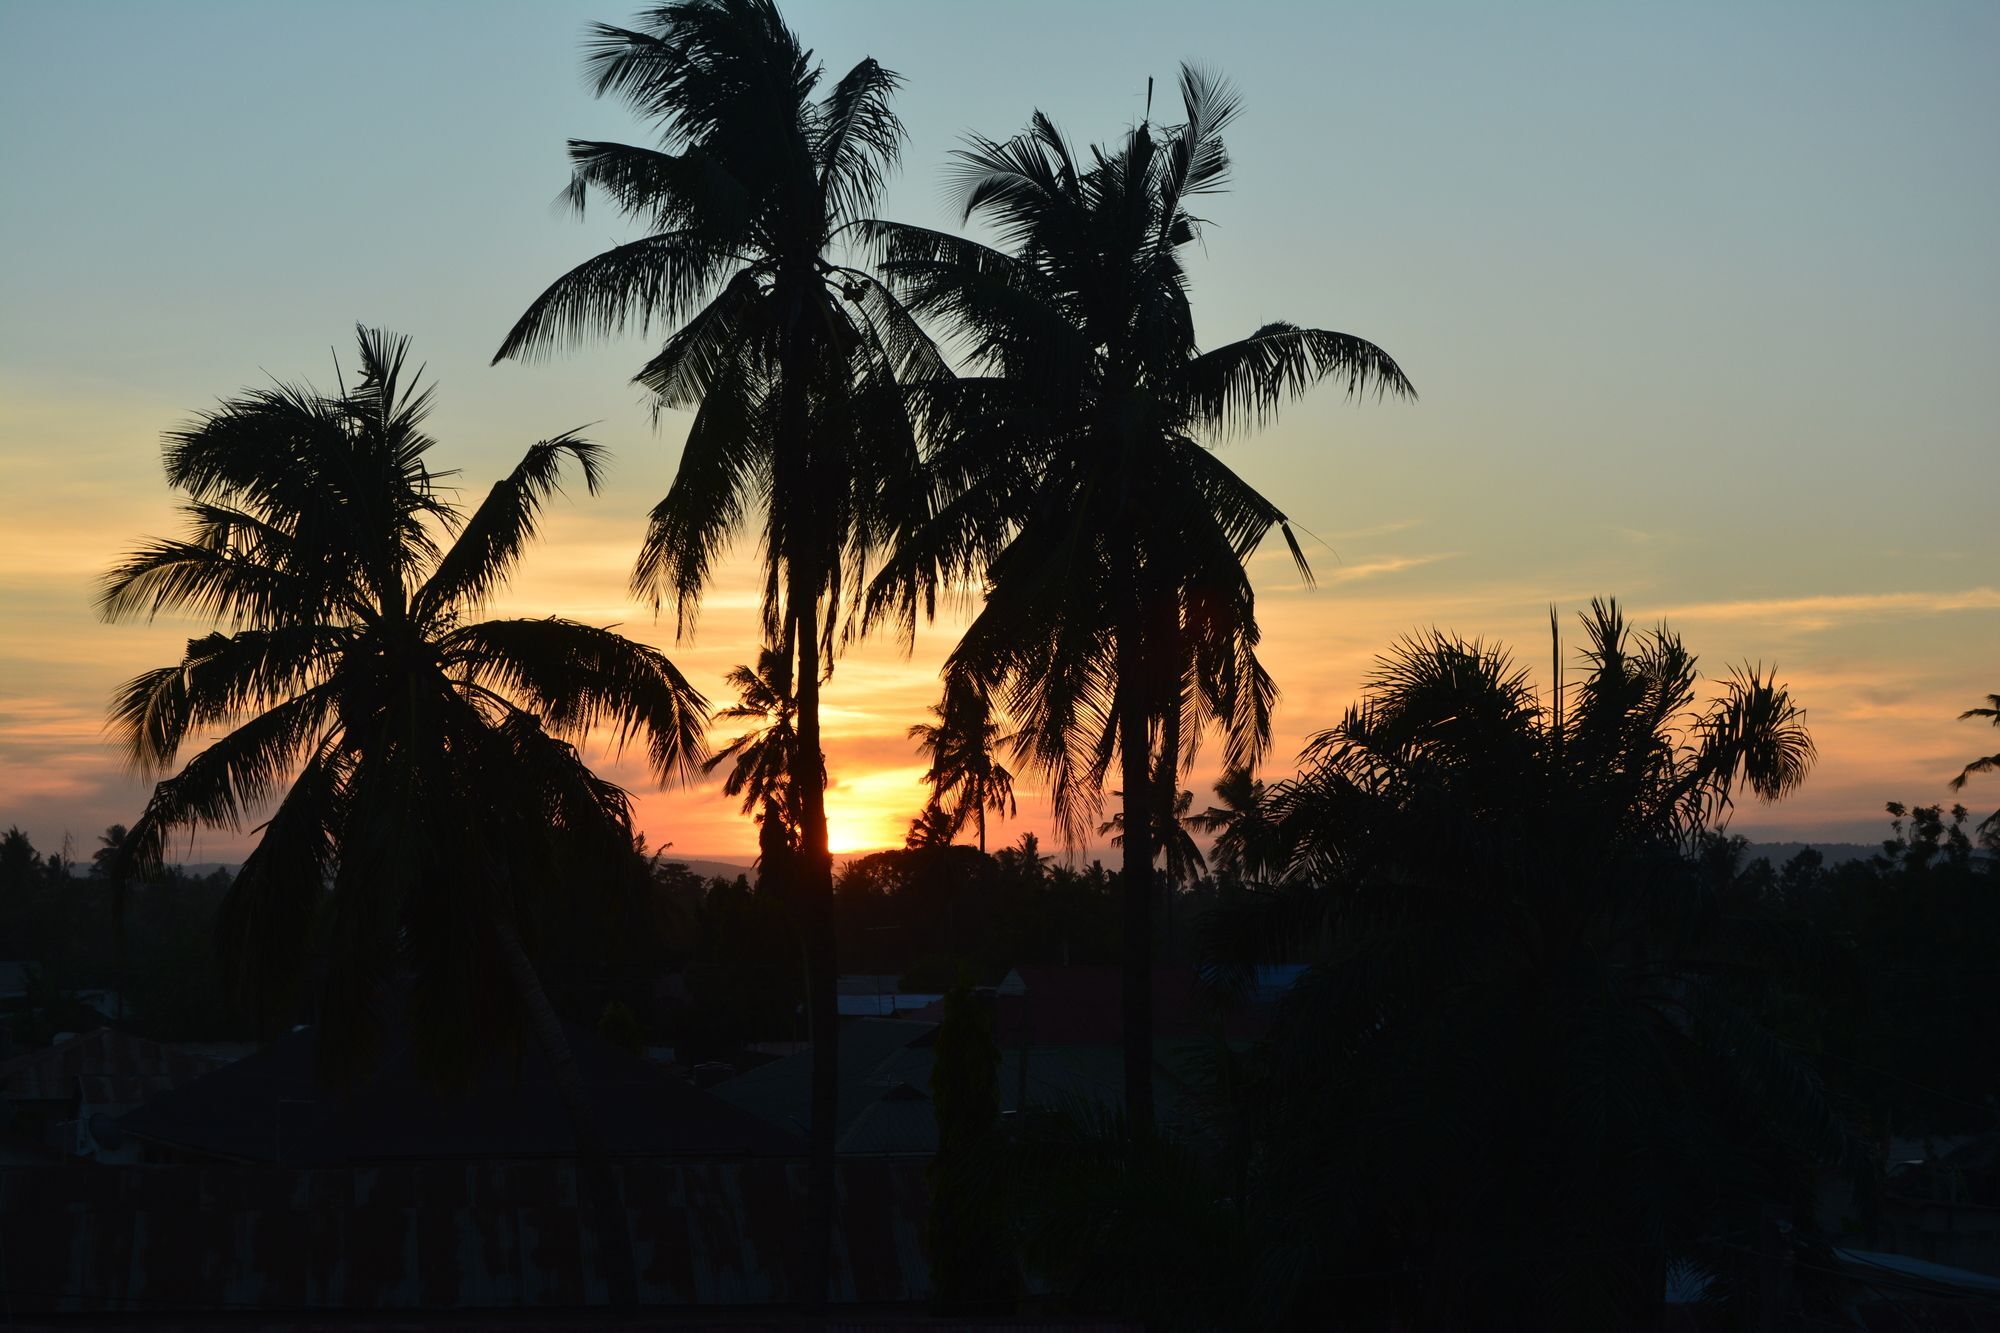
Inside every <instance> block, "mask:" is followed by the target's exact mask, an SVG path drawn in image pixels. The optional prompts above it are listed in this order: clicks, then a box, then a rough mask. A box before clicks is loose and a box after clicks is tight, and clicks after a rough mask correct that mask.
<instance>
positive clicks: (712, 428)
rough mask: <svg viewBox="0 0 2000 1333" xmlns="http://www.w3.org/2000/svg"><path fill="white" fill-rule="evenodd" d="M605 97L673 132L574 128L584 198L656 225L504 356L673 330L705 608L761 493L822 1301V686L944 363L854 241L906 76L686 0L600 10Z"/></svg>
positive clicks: (598, 56)
mask: <svg viewBox="0 0 2000 1333" xmlns="http://www.w3.org/2000/svg"><path fill="white" fill-rule="evenodd" d="M586 64H587V66H588V68H589V71H590V74H591V77H592V81H593V84H594V86H595V89H596V91H597V93H598V94H599V95H600V96H604V95H613V96H616V97H618V98H620V99H621V100H623V101H625V102H626V103H627V104H628V105H630V106H631V107H632V108H633V109H634V110H635V111H637V112H638V113H639V114H640V115H642V116H644V117H645V118H646V119H647V120H648V121H650V122H652V124H653V125H654V126H655V127H656V128H657V130H658V132H659V135H660V139H661V147H660V148H659V149H653V148H641V147H634V146H632V145H628V144H619V143H603V142H595V141H577V140H573V141H571V143H570V146H569V147H570V160H571V162H572V164H573V166H574V174H573V177H572V180H571V184H570V188H569V191H568V199H569V201H570V202H571V203H572V204H573V205H574V206H575V207H576V208H578V209H579V210H581V209H582V207H583V206H584V203H585V201H586V199H587V198H588V197H589V195H590V194H591V193H592V192H593V191H595V192H596V193H598V194H599V195H601V196H602V197H603V198H605V199H608V200H609V201H610V202H611V204H612V205H613V206H614V207H615V208H617V209H618V210H619V211H620V212H622V213H623V214H624V215H625V216H626V217H627V218H629V219H631V220H632V221H634V222H635V223H637V224H639V225H640V226H641V227H643V228H645V229H646V231H647V232H648V234H647V235H645V236H644V237H643V238H641V239H639V240H636V241H632V242H629V243H627V244H624V245H620V246H618V247H616V248H614V249H612V250H609V251H606V252H605V253H603V254H601V255H599V256H597V257H596V258H594V259H590V260H587V261H585V262H584V263H582V264H580V265H578V266H577V267H576V268H574V269H572V270H571V271H570V272H569V273H567V274H565V275H564V276H563V277H561V278H559V279H558V280H557V281H556V282H555V283H554V284H553V285H552V286H551V287H550V288H549V289H548V290H547V291H545V292H544V293H542V295H541V296H539V297H537V298H536V299H535V301H534V302H533V304H531V305H530V306H529V307H528V309H527V311H526V313H524V314H523V315H522V316H521V318H520V320H519V321H518V322H517V323H516V324H515V326H514V328H513V330H512V331H511V332H509V333H508V335H507V337H506V340H505V341H504V342H503V343H502V344H501V347H500V350H499V352H498V353H497V354H496V355H495V357H494V359H495V360H496V361H498V360H500V359H501V358H503V357H510V356H522V355H532V354H537V353H542V352H546V351H548V350H549V349H550V348H552V347H553V346H554V345H556V344H557V343H560V342H567V341H575V340H578V339H580V338H584V337H589V336H594V335H602V334H609V333H613V332H616V331H618V330H621V329H624V328H627V327H637V328H638V329H639V330H641V331H642V332H643V331H647V330H650V329H651V328H653V327H654V326H655V325H658V326H659V327H661V328H664V329H667V330H670V331H671V332H670V333H669V335H668V337H667V339H666V342H665V343H664V345H663V346H662V347H661V349H660V352H659V354H658V355H656V356H655V357H653V359H652V360H651V361H649V362H647V363H646V365H645V366H644V367H643V368H642V369H641V370H640V372H639V374H638V377H637V379H638V382H639V383H640V384H643V385H645V386H646V387H647V388H649V389H651V390H652V391H653V392H654V393H655V394H656V395H657V398H656V402H657V405H658V406H659V407H660V408H662V409H666V408H674V409H689V410H692V411H693V413H694V419H693V422H692V424H691V425H690V427H689V429H688V435H687V442H686V445H685V447H684V448H683V451H682V454H681V461H680V467H679V469H678V471H677V472H676V474H675V477H674V481H673V485H672V487H671V489H670V490H669V491H668V493H667V495H666V498H665V499H663V500H661V501H660V503H659V504H658V505H657V506H655V507H654V509H653V512H652V516H651V519H650V522H649V526H648V530H647V533H646V539H645V543H644V545H643V547H642V549H641V552H640V556H639V561H638V566H637V568H636V570H635V571H634V574H633V581H634V585H635V587H636V588H638V589H639V590H640V591H642V592H643V593H645V594H648V595H650V596H652V597H653V598H654V599H655V602H656V604H658V603H659V602H661V601H664V600H667V599H671V600H672V601H673V602H674V604H675V608H676V612H677V615H678V619H679V627H680V629H681V630H682V631H683V632H686V631H688V630H690V629H691V628H692V626H693V624H694V619H695V614H696V611H697V609H698V605H699V601H700V596H701V593H702V590H703V589H704V587H705V586H706V585H707V583H708V580H709V577H710V575H711V573H712V572H713V569H714V566H715V562H716V560H717V559H718V558H719V557H720V556H721V554H722V551H723V549H724V547H725V546H726V545H727V544H728V542H729V541H730V539H731V537H732V536H733V535H734V534H735V533H736V531H737V530H738V529H739V528H740V527H742V526H743V524H744V523H745V521H746V520H747V519H748V517H749V515H750V513H751V511H753V510H756V509H759V508H761V510H762V514H763V556H764V586H763V617H764V638H765V641H766V642H768V643H771V644H775V645H777V646H778V647H779V649H780V651H781V652H783V653H784V654H785V655H786V656H787V657H788V658H791V659H792V660H793V661H794V663H795V665H794V667H793V672H792V679H793V681H794V682H795V688H796V689H797V691H798V751H797V753H798V756H799V765H800V771H799V772H798V773H797V774H796V775H795V778H794V782H793V784H792V785H793V788H794V791H795V793H796V795H797V799H798V802H799V816H800V823H801V833H802V836H801V848H800V854H799V857H798V861H797V867H798V874H797V879H798V881H799V883H798V888H799V891H800V893H799V902H800V904H801V906H802V908H803V910H804V912H805V914H806V915H805V922H804V925H805V935H806V940H807V954H808V960H809V968H808V970H809V973H810V975H811V986H812V991H813V995H812V1002H811V1004H810V1005H809V1006H808V1009H809V1012H810V1013H811V1014H812V1015H813V1023H814V1029H813V1032H812V1034H811V1035H812V1043H813V1070H814V1074H813V1110H812V1166H811V1171H810V1173H809V1175H810V1180H811V1190H810V1196H811V1197H810V1202H809V1207H808V1210H807V1211H808V1214H809V1216H808V1219H807V1227H808V1231H809V1234H810V1236H811V1238H812V1240H811V1244H810V1245H809V1247H808V1254H807V1259H808V1272H807V1276H806V1279H805V1288H806V1290H808V1291H809V1292H811V1293H812V1295H811V1297H810V1299H813V1300H815V1301H816V1300H819V1299H821V1298H822V1295H823V1291H824V1287H825V1273H826V1270H827V1262H828V1257H829V1255H830V1249H829V1246H830V1245H831V1230H830V1228H831V1225H832V1191H833V1133H834V1128H833V1122H834V1119H835V1115H836V1107H837V1100H838V1076H837V1072H836V1068H835V1066H836V1062H837V1059H838V1053H837V1050H836V1045H837V1043H836V1038H835V1026H834V1024H835V995H834V990H835V972H836V965H835V960H834V933H833V918H832V912H833V860H832V855H831V853H830V852H829V851H828V846H827V831H826V803H825V774H824V764H825V760H824V757H823V755H822V752H821V748H820V722H819V691H820V685H821V681H822V679H823V678H824V676H825V675H826V674H827V672H828V671H829V670H830V666H831V662H832V657H833V648H834V639H835V634H834V629H835V626H834V622H835V619H836V616H837V613H838V611H839V608H840V605H841V603H842V600H843V598H844V596H846V595H849V594H857V593H858V592H859V589H860V587H861V584H862V580H863V578H864V577H865V573H866V567H867V565H868V562H869V560H870V558H871V556H872V555H873V554H874V553H875V552H876V550H877V549H878V547H879V545H880V543H881V541H882V540H883V539H884V537H885V536H886V535H887V533H888V531H889V526H890V516H891V515H894V514H897V513H901V512H903V511H905V510H907V509H909V508H910V507H912V506H916V505H919V504H920V503H921V496H920V494H919V493H918V489H917V488H918V485H919V483H920V469H919V466H918V464H919V460H918V456H917V446H916V441H915V437H914V435H913V433H912V430H911V428H910V423H909V420H908V416H907V413H906V411H905V402H904V385H905V384H906V383H911V382H916V381H922V380H927V379H930V378H933V377H936V376H939V375H942V374H944V373H945V367H944V364H943V362H942V360H941V359H940V358H939V356H938V354H937V350H936V348H934V347H933V346H932V345H931V343H930V340H929V339H928V338H926V337H925V336H924V334H923V333H922V331H921V330H920V329H918V328H917V326H916V324H915V323H914V322H913V321H912V320H911V319H910V318H909V316H908V315H907V314H906V313H905V312H904V311H903V309H902V307H901V306H900V305H899V304H898V303H897V302H896V301H895V299H894V298H893V297H891V296H890V295H889V293H888V291H887V290H886V289H885V288H884V287H883V286H882V285H881V284H879V283H878V282H876V281H875V280H874V279H873V278H871V277H870V276H869V275H868V274H866V273H864V272H861V271H860V270H858V269H854V268H850V267H846V266H843V265H842V264H840V263H839V262H837V258H836V247H837V246H838V245H839V244H840V243H841V238H842V236H843V234H844V233H845V232H846V231H847V230H848V229H849V228H850V227H851V226H852V225H853V224H854V223H855V222H856V221H857V220H859V219H861V218H863V217H865V216H866V215H867V214H868V213H869V211H870V210H871V209H872V208H873V206H874V203H875V200H876V197H877V195H878V194H879V192H880V189H881V186H882V182H883V178H884V176H885V174H886V173H887V172H888V171H889V170H890V169H892V168H893V167H894V165H895V163H896V160H897V156H898V153H899V152H900V148H901V143H902V138H903V127H902V124H901V122H900V121H899V120H898V119H897V118H896V116H895V113H894V112H893V111H892V110H891V109H890V97H891V95H892V94H893V92H894V90H895V89H896V87H897V85H898V83H899V80H898V78H897V76H896V75H895V74H893V73H891V72H890V71H888V70H886V69H884V68H882V67H881V66H880V65H878V64H877V63H876V62H875V61H873V60H863V61H861V62H860V63H859V64H857V65H855V66H854V67H853V68H852V69H851V70H849V71H848V72H847V73H846V74H845V75H843V76H842V77H841V78H840V79H839V80H838V81H837V82H835V83H834V84H833V85H832V86H831V87H828V88H825V89H824V90H823V91H822V71H821V69H820V67H819V66H817V65H815V64H814V63H813V62H812V57H811V53H810V52H808V51H806V50H805V48H804V47H802V46H801V45H800V43H799V40H798V37H797V36H796V35H795V34H794V33H793V32H792V30H791V29H790V28H788V27H787V26H786V25H785V22H784V20H783V18H782V17H781V16H780V15H779V13H778V10H777V7H776V6H775V5H774V4H772V3H770V0H674V3H669V4H664V5H660V6H658V7H656V8H652V9H649V10H647V11H645V13H644V14H643V15H642V16H641V18H640V20H639V22H638V25H637V26H636V27H634V28H619V27H612V26H608V25H598V26H597V27H595V28H594V29H593V30H592V38H591V41H590V44H589V47H588V54H587V55H586Z"/></svg>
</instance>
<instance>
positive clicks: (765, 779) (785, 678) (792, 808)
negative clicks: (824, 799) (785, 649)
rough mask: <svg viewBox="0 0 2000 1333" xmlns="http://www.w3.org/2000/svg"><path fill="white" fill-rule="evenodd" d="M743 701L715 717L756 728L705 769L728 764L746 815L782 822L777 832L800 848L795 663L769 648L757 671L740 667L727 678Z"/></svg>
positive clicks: (731, 790)
mask: <svg viewBox="0 0 2000 1333" xmlns="http://www.w3.org/2000/svg"><path fill="white" fill-rule="evenodd" d="M725 679H727V680H728V682H729V684H731V685H733V686H734V687H735V688H736V694H737V698H738V699H739V701H740V702H738V703H735V704H732V705H731V706H730V707H728V708H725V709H723V710H722V711H721V712H719V713H717V714H716V715H715V720H716V721H717V722H748V723H751V724H752V726H751V728H750V729H749V730H748V731H746V732H744V733H743V734H742V735H740V736H738V737H737V738H736V739H735V740H733V741H731V742H729V744H727V745H725V746H723V747H722V748H721V749H720V750H717V751H716V752H715V753H714V754H712V755H710V756H709V757H708V759H707V761H706V762H705V763H704V764H703V765H702V767H703V769H704V771H706V772H709V773H713V772H714V771H715V770H716V769H718V768H720V767H722V765H724V764H728V765H729V773H728V774H727V776H725V777H724V778H723V780H722V792H723V795H725V796H740V797H742V798H743V806H742V809H743V813H744V814H746V815H752V816H753V817H754V818H755V819H756V820H757V822H758V823H760V824H761V823H764V822H765V821H766V820H767V819H774V820H776V821H777V827H776V829H775V830H773V832H775V833H776V834H777V835H778V836H779V837H781V838H782V840H783V842H784V844H785V845H786V846H787V847H789V848H792V849H794V850H796V849H797V847H798V841H799V827H800V823H801V816H800V813H799V805H800V802H799V801H798V799H797V798H796V796H794V794H793V791H792V774H793V773H794V772H795V771H797V769H798V746H799V733H798V710H799V705H798V700H797V699H795V698H794V697H793V696H792V659H791V658H790V657H789V656H788V655H787V654H785V653H782V652H777V651H775V650H773V649H769V648H766V649H765V650H764V651H763V652H761V653H759V654H758V655H757V666H756V668H755V669H754V670H753V669H752V668H750V667H747V666H740V665H739V666H737V667H735V668H734V669H732V670H731V671H730V673H729V675H728V676H727V677H726V678H725Z"/></svg>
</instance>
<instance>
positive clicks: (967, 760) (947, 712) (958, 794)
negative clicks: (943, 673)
mask: <svg viewBox="0 0 2000 1333" xmlns="http://www.w3.org/2000/svg"><path fill="white" fill-rule="evenodd" d="M931 716H932V717H934V718H936V719H937V720H936V721H935V722H919V723H917V724H916V725H915V726H913V727H911V728H910V739H911V740H913V741H915V742H917V748H918V749H919V750H921V751H922V752H923V753H925V754H927V755H929V756H930V761H931V766H930V770H929V771H928V772H926V773H925V774H924V782H925V784H926V785H927V786H929V787H930V789H931V799H930V803H929V805H928V806H927V807H926V809H925V813H924V815H923V816H920V817H919V823H924V822H926V821H927V820H929V819H930V816H932V815H936V816H938V817H939V818H937V819H936V820H935V821H932V822H934V824H935V828H936V831H937V832H938V833H940V834H942V836H943V838H944V841H946V842H950V841H951V840H952V839H953V838H955V837H957V836H958V834H959V832H960V831H961V830H962V829H964V827H965V825H966V823H967V821H968V820H969V821H970V822H971V823H972V824H973V826H974V827H975V828H976V829H977V830H978V833H979V850H980V851H982V852H983V851H985V850H986V812H987V811H988V810H991V811H992V812H993V813H994V814H996V815H1000V816H1002V817H1003V818H1012V817H1013V815H1014V812H1015V810H1016V809H1017V808H1018V807H1017V805H1016V804H1015V801H1014V775H1013V774H1012V773H1010V772H1008V771H1007V768H1006V766H1005V765H1003V764H1002V763H1001V762H1000V760H999V758H998V755H997V751H998V749H999V747H1000V745H1001V742H1002V737H1001V735H1000V725H999V724H998V723H997V722H995V721H994V720H993V701H992V699H991V698H990V697H989V696H988V695H987V693H986V691H985V690H983V689H981V688H980V686H979V685H978V684H977V683H976V682H974V681H971V680H968V679H966V678H965V677H963V676H948V677H946V679H945V683H944V698H943V699H941V700H940V701H939V702H937V703H935V704H933V705H932V706H931ZM912 836H914V830H913V834H912Z"/></svg>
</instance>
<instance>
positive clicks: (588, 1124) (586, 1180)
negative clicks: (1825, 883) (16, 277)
mask: <svg viewBox="0 0 2000 1333" xmlns="http://www.w3.org/2000/svg"><path fill="white" fill-rule="evenodd" d="M493 933H494V936H495V937H496V938H497V939H498V941H499V943H500V953H501V957H502V959H503V960H504V961H505V963H506V965H507V975H508V978H509V979H510V980H511V981H512V982H513V983H514V993H515V996H516V998H518V999H519V1000H520V1002H521V1009H522V1011H523V1012H524V1013H525V1014H526V1015H527V1018H528V1029H529V1031H530V1033H531V1034H532V1035H533V1037H534V1039H535V1045H536V1046H538V1047H540V1048H541V1052H542V1055H543V1056H544V1057H546V1058H547V1060H548V1062H549V1065H550V1066H551V1067H552V1068H553V1069H554V1070H555V1076H556V1092H557V1093H558V1095H560V1096H561V1097H562V1102H563V1109H564V1110H565V1111H567V1112H568V1113H569V1123H570V1132H571V1134H573V1135H574V1136H575V1138H576V1170H577V1185H578V1188H579V1190H580V1192H581V1194H582V1196H583V1198H582V1201H583V1204H584V1206H585V1208H586V1209H588V1216H589V1218H590V1221H589V1223H588V1225H589V1227H590V1230H591V1232H592V1234H593V1235H594V1236H595V1238H596V1240H597V1252H598V1254H599V1255H600V1256H602V1259H603V1263H604V1281H605V1285H606V1286H607V1287H608V1288H609V1289H610V1294H611V1304H612V1305H613V1306H614V1307H615V1308H617V1309H620V1310H636V1309H638V1308H639V1277H638V1271H639V1270H638V1263H637V1261H636V1260H635V1258H634V1257H633V1254H632V1232H631V1229H630V1228H629V1227H628V1226H627V1224H626V1220H625V1205H624V1202H623V1201H622V1200H621V1199H620V1198H619V1195H618V1178H617V1176H616V1175H615V1174H614V1173H613V1172H612V1169H611V1155H610V1153H609V1152H607V1151H606V1150H605V1147H604V1140H603V1138H602V1137H600V1136H599V1134H598V1132H597V1117H596V1116H595V1115H594V1114H593V1113H592V1112H591V1109H590V1098H589V1096H588V1095H587V1094H586V1093H585V1092H584V1089H583V1074H582V1071H581V1070H579V1069H578V1068H577V1065H576V1053H575V1052H574V1051H572V1050H570V1046H569V1038H567V1037H565V1036H564V1035H563V1030H562V1020H561V1019H559V1018H557V1017H556V1012H555V1009H554V1008H553V1007H552V1006H551V1005H550V1004H549V996H548V992H547V991H545V990H543V989H542V979H541V977H540V976H538V975H536V972H535V965H534V963H533V962H531V961H530V960H529V958H528V954H527V951H526V950H525V949H523V948H522V947H521V937H520V936H519V935H518V934H516V933H515V930H514V926H513V924H512V923H511V922H508V921H504V920H503V921H496V922H495V923H494V926H493Z"/></svg>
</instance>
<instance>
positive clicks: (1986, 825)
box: [1951, 694, 2000, 838]
mask: <svg viewBox="0 0 2000 1333" xmlns="http://www.w3.org/2000/svg"><path fill="white" fill-rule="evenodd" d="M1986 702H1987V704H1988V707H1985V708H1968V709H1966V710H1965V711H1964V712H1963V713H1960V714H1959V715H1958V720H1959V721H1960V722H1963V721H1965V720H1966V719H1967V718H1974V717H1983V718H1985V719H1987V720H1988V721H1990V722H1991V723H1992V724H1993V725H1994V726H1996V727H2000V694H1989V695H1987V696H1986ZM1996 771H2000V754H1989V755H1986V756H1984V757H1982V758H1979V759H1975V760H1973V761H1972V762H1971V763H1969V764H1967V765H1966V766H1965V767H1964V768H1962V769H1960V770H1959V773H1958V776H1957V777H1955V778H1953V779H1952V780H1951V789H1952V790H1953V791H1963V790H1965V784H1966V781H1967V779H1969V778H1971V777H1972V775H1973V774H1975V773H1992V772H1996ZM1979 831H1980V832H1981V833H1984V834H1986V835H1987V836H1988V837H1989V838H2000V810H1995V811H1994V812H1993V813H1992V814H1990V815H1988V816H1986V818H1984V819H1982V820H1980V821H1979Z"/></svg>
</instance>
